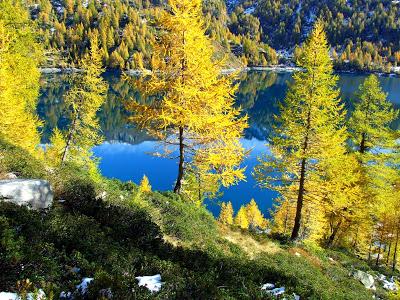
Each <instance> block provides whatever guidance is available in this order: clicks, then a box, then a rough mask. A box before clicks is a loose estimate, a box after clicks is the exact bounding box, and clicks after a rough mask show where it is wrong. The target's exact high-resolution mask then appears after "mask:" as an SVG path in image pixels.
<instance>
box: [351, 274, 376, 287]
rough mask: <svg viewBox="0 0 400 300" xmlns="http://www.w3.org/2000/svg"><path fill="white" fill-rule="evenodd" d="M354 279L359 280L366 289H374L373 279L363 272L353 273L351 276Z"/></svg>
mask: <svg viewBox="0 0 400 300" xmlns="http://www.w3.org/2000/svg"><path fill="white" fill-rule="evenodd" d="M353 276H354V278H355V279H357V280H359V281H360V282H361V283H362V284H363V285H364V286H365V287H366V288H367V289H372V290H374V289H375V280H374V277H373V276H372V275H370V274H368V273H366V272H363V271H360V270H358V271H355V272H354V274H353Z"/></svg>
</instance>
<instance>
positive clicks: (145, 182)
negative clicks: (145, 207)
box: [139, 175, 151, 193]
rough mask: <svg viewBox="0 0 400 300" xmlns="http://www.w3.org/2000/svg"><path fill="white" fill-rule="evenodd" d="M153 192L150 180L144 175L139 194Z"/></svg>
mask: <svg viewBox="0 0 400 300" xmlns="http://www.w3.org/2000/svg"><path fill="white" fill-rule="evenodd" d="M150 192H151V185H150V181H149V178H147V176H146V175H143V178H142V180H141V181H140V185H139V193H150Z"/></svg>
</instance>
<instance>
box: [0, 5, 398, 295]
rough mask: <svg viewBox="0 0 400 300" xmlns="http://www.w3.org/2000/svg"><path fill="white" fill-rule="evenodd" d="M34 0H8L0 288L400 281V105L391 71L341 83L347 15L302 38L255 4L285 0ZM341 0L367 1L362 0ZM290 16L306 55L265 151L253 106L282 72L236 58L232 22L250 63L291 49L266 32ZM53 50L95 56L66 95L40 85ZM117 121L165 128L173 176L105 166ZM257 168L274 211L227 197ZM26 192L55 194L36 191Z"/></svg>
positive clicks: (394, 291)
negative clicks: (165, 186)
mask: <svg viewBox="0 0 400 300" xmlns="http://www.w3.org/2000/svg"><path fill="white" fill-rule="evenodd" d="M28 2H29V5H26V2H25V1H22V0H1V2H0V108H1V109H0V299H1V300H3V299H4V300H10V299H35V300H36V299H42V300H43V299H295V300H297V299H360V300H361V299H400V272H399V252H400V249H399V248H400V244H399V242H400V201H399V199H400V152H399V150H400V144H399V138H400V136H399V135H400V131H399V129H398V120H399V110H398V109H397V108H396V106H395V105H394V104H393V103H392V102H391V101H390V100H389V98H388V94H387V93H386V92H385V91H384V89H383V87H382V85H381V81H380V77H379V76H377V75H376V74H369V73H368V74H367V76H365V78H364V79H363V81H362V82H361V84H360V85H359V86H358V87H357V91H356V92H355V93H354V95H352V99H353V103H351V109H350V107H349V105H348V103H346V102H344V101H343V99H342V98H341V97H340V95H341V93H340V92H341V91H340V88H339V85H338V81H339V75H338V74H337V73H336V72H335V68H336V66H337V59H336V58H335V57H339V56H338V54H337V53H338V52H336V51H337V50H335V49H340V47H343V46H344V45H345V44H341V42H339V41H343V40H346V39H349V41H351V37H352V35H353V33H351V32H350V33H345V31H346V30H344V29H343V30H342V29H341V30H340V32H341V34H342V35H337V36H333V29H332V28H333V27H332V26H333V25H332V24H333V23H331V21H332V18H329V17H321V18H319V17H315V20H314V21H313V23H312V24H310V26H311V27H310V28H309V32H308V34H307V36H306V37H304V38H303V37H300V36H299V37H298V40H297V41H296V42H294V43H293V44H291V43H292V41H294V40H295V36H294V35H292V32H291V31H290V30H289V29H288V27H286V25H285V23H284V21H282V22H283V23H281V24H283V25H282V29H281V33H280V34H279V33H278V32H276V31H274V30H272V29H268V28H266V27H264V26H265V23H264V22H258V21H257V20H262V19H263V18H267V19H268V20H273V18H275V17H277V16H276V14H277V11H276V10H274V7H275V8H276V6H277V5H279V1H276V2H275V1H260V2H259V3H258V6H257V7H255V8H254V10H251V14H248V13H246V15H247V16H248V18H247V17H246V18H245V19H246V20H247V21H248V22H249V23H248V24H253V25H249V28H247V29H245V27H243V25H240V24H243V23H242V22H247V21H246V20H240V18H241V17H240V16H238V14H239V15H240V13H239V12H240V10H243V9H245V10H247V12H249V11H248V9H249V7H251V5H250V4H251V3H249V2H243V3H238V2H236V3H233V2H230V3H228V6H226V4H225V3H222V2H221V3H220V2H217V4H215V3H214V2H212V1H211V2H209V1H202V0H169V1H167V3H160V1H143V2H142V1H129V2H126V3H125V2H124V1H122V0H121V1H120V0H117V1H107V0H106V1H87V2H77V1H74V0H66V1H64V2H63V3H62V4H61V3H60V2H56V1H54V2H50V1H48V0H41V1H40V3H36V2H35V1H33V0H29V1H28ZM367 2H368V1H367ZM218 3H219V4H218ZM301 3H302V2H301ZM301 3H300V4H298V5H304V9H308V10H309V11H314V10H313V9H311V8H310V7H308V6H307V5H308V4H307V1H304V3H302V4H301ZM295 4H296V1H293V3H292V2H291V4H290V6H284V5H281V9H280V11H281V13H282V11H286V10H282V8H285V9H287V12H289V11H290V7H292V5H295ZM338 5H339V4H338ZM365 5H367V6H369V8H370V9H375V10H376V11H380V10H382V13H381V14H376V15H377V16H376V18H377V19H374V18H372V20H370V23H368V24H365V25H362V26H361V25H359V26H361V27H364V26H365V28H372V27H373V26H375V25H376V24H377V23H379V22H381V21H379V20H385V18H390V16H392V17H393V16H395V15H396V14H398V11H397V8H396V6H395V5H396V4H395V3H392V4H390V3H386V2H383V3H382V7H381V6H380V5H376V7H375V6H374V5H373V3H366V4H365ZM383 5H392V6H391V9H384V8H383V7H384V6H383ZM331 6H332V7H331V8H332V10H334V9H336V8H335V7H336V1H334V2H332V4H331ZM342 6H346V7H347V10H348V14H349V15H352V14H351V13H352V12H353V10H356V11H357V9H361V8H362V7H363V5H362V4H361V3H358V2H354V3H353V6H348V5H347V4H345V3H342ZM261 7H263V9H261ZM353 7H354V9H353ZM356 8H357V9H356ZM302 9H303V8H302ZM300 11H302V10H300ZM321 11H322V12H324V13H326V14H327V15H329V10H327V9H326V8H324V7H322V8H321ZM267 12H268V14H269V13H270V14H271V15H269V16H267V15H265V14H266V13H267ZM337 13H338V14H339V13H340V12H337ZM353 13H357V12H353ZM252 14H255V16H258V17H259V19H256V17H253V16H252ZM373 15H375V14H373ZM299 16H301V17H299V20H300V21H299V22H301V20H302V18H303V17H306V16H305V15H304V14H300V15H299ZM281 17H282V18H283V16H281ZM351 18H352V17H351ZM333 19H335V18H333ZM235 20H236V21H235ZM335 20H337V19H335ZM227 22H228V23H229V22H231V23H229V24H230V25H229V26H225V24H226V23H227ZM332 22H333V21H332ZM368 22H369V21H368ZM396 24H397V23H396V22H395V21H393V24H392V27H391V28H390V31H391V32H392V33H393V32H396V30H398V27H396V26H397V25H396ZM52 26H54V27H52ZM252 26H256V27H257V26H258V28H257V29H256V30H253V31H252V30H251V28H252ZM296 26H297V27H298V30H300V28H302V25H296ZM296 26H295V27H296ZM335 26H336V25H335ZM371 26H372V27H371ZM263 28H265V29H263ZM354 28H355V29H354V30H355V32H356V33H354V36H356V37H357V38H360V39H364V38H366V40H364V41H362V43H364V45H367V44H366V43H373V46H372V48H373V49H375V47H378V48H376V51H377V53H379V54H377V55H381V53H382V52H381V51H383V49H387V50H388V49H389V48H390V49H392V50H390V53H396V52H395V51H398V50H399V49H397V48H396V47H399V43H400V42H399V36H397V38H396V37H393V36H391V35H390V34H388V33H387V32H384V31H383V32H382V34H380V33H377V34H379V35H380V36H381V37H384V36H386V35H385V34H386V33H387V34H388V35H387V38H385V43H383V42H382V44H380V45H378V44H375V43H374V42H371V41H367V40H368V39H369V38H370V37H369V36H365V35H364V33H363V32H364V31H357V29H356V28H358V27H357V26H355V27H354ZM253 29H254V28H253ZM262 29H263V30H264V31H263V30H262ZM368 30H370V29H368ZM371 30H372V29H371ZM388 30H389V29H388ZM249 31H252V32H253V34H255V36H253V35H252V34H251V33H249ZM295 31H296V30H295ZM295 31H294V32H295ZM334 31H335V33H336V31H337V30H336V29H335V30H334ZM372 31H373V30H372ZM262 32H268V34H269V38H268V39H267V38H266V37H265V36H264V35H263V34H262ZM346 32H347V31H346ZM286 34H288V35H286ZM256 36H257V37H256ZM279 36H281V38H282V39H283V40H284V41H285V43H287V45H288V47H289V46H291V45H295V44H296V43H299V44H298V46H296V48H295V55H294V57H293V60H294V62H295V64H296V66H297V67H298V68H296V70H295V71H294V73H293V75H292V80H291V81H290V82H289V83H288V87H287V89H286V90H285V93H284V94H285V95H284V97H283V98H282V100H281V101H280V102H279V103H278V104H277V105H276V107H271V108H270V110H269V111H268V112H269V114H266V115H258V116H256V117H257V118H262V119H263V120H264V121H265V122H267V123H269V124H271V127H270V128H267V127H265V126H264V128H261V130H259V131H258V133H257V134H258V135H266V136H265V141H266V142H265V145H264V147H265V148H266V151H265V152H263V153H262V154H260V155H258V157H257V164H256V165H255V166H254V168H251V170H248V168H249V166H247V165H244V162H245V161H246V157H248V156H249V155H250V152H251V150H252V149H248V148H246V147H245V146H244V144H243V138H244V136H245V132H246V134H249V132H248V131H246V130H247V129H248V128H249V127H250V126H251V122H254V119H252V120H250V117H249V115H248V114H247V113H246V107H247V106H252V105H254V103H252V101H256V100H254V99H255V98H254V97H252V94H254V93H255V91H254V90H255V88H254V86H253V84H255V83H254V82H248V81H249V80H253V81H257V84H259V85H261V87H262V88H264V89H265V88H267V87H269V86H271V85H273V82H272V81H273V80H274V78H275V77H276V74H275V75H274V73H272V74H273V75H268V74H269V73H257V75H256V76H255V77H247V76H246V75H245V74H243V73H241V72H240V70H233V71H232V72H228V73H226V72H224V71H225V70H226V67H227V65H228V64H229V61H231V60H232V55H237V53H231V52H230V47H231V42H232V41H235V43H237V44H242V43H243V45H244V46H243V49H244V50H243V53H242V54H240V55H239V56H238V57H236V59H238V60H239V61H240V62H241V63H242V64H245V65H248V64H250V65H260V64H261V65H266V64H268V63H271V64H275V63H277V59H278V58H277V54H276V52H275V51H274V50H273V49H272V48H270V46H268V45H271V46H276V44H274V43H275V42H273V41H272V40H270V38H271V39H272V38H277V37H279ZM360 41H361V40H360ZM357 43H358V42H357ZM246 44H248V47H247V46H245V45H246ZM339 44H340V46H339ZM349 45H350V44H346V46H345V47H346V49H347V48H349V49H350V50H349V51H350V54H349V55H351V53H352V52H351V51H353V50H352V49H353V48H352V46H349ZM253 46H254V47H255V48H256V49H258V50H260V49H263V51H255V52H252V51H251V50H249V49H252V48H253ZM336 47H339V48H336ZM356 47H358V46H356ZM366 47H367V48H368V46H366ZM246 49H247V50H246ZM356 51H357V50H356ZM373 51H375V50H373ZM392 51H393V52H392ZM51 52H52V53H51ZM343 53H346V52H343ZM343 53H342V55H341V56H340V57H343V55H344V54H343ZM391 55H392V54H391ZM57 57H58V58H57ZM62 57H64V58H62ZM65 57H66V58H65ZM384 57H385V58H384V60H385V61H386V62H387V63H389V60H390V59H392V58H391V57H392V56H390V57H389V56H388V55H386V56H384ZM340 59H342V58H340ZM49 60H51V61H52V63H56V60H57V64H58V63H60V64H64V67H71V66H73V67H74V68H76V70H77V72H75V73H74V76H69V77H68V84H67V85H65V86H62V87H61V88H59V90H61V98H62V99H59V97H58V96H53V95H47V96H48V97H47V98H46V99H51V101H54V102H57V101H61V102H62V103H61V104H62V105H59V106H54V107H55V108H57V109H58V110H59V111H51V110H49V109H48V108H49V107H47V106H44V105H43V104H42V106H41V105H39V103H40V102H39V99H40V97H41V95H40V93H41V91H42V90H41V88H42V86H41V85H43V82H42V81H43V74H42V73H41V67H43V66H48V63H49ZM344 60H347V59H344V58H343V61H344ZM350 61H351V59H350ZM395 63H396V62H395V61H393V64H394V65H395ZM53 66H56V65H53ZM57 66H59V65H57ZM108 68H118V69H121V70H120V71H119V72H120V74H121V77H120V79H119V80H120V81H118V82H116V83H111V84H110V82H109V81H107V80H106V79H105V76H106V73H107V72H110V71H109V69H108ZM128 69H138V70H140V71H141V75H140V76H132V74H131V73H129V71H128ZM361 69H364V68H361ZM274 76H275V77H274ZM275 79H276V78H275ZM240 81H242V88H241V89H240V90H239V83H238V82H240ZM243 82H244V84H243ZM56 84H57V82H56ZM243 86H244V87H243ZM129 87H134V92H133V93H132V92H131V90H129ZM116 91H118V93H117V92H116ZM239 91H240V92H239ZM238 98H240V100H238ZM271 106H272V104H271ZM122 111H123V112H124V113H122ZM107 114H108V115H109V116H108V117H107V116H106V115H107ZM43 115H48V116H49V118H47V119H43V118H41V117H40V116H43ZM125 122H126V123H125ZM114 124H116V125H114ZM127 124H128V125H127ZM115 127H118V128H120V130H122V131H123V133H124V134H125V133H126V136H127V137H126V136H124V137H123V138H122V140H123V143H124V144H130V143H131V144H134V143H137V144H140V143H142V142H143V141H145V140H146V139H145V136H146V137H151V139H152V141H155V142H156V143H157V144H158V145H159V148H158V150H157V151H155V152H154V153H151V155H153V156H155V157H158V158H159V159H163V160H171V161H173V162H174V165H173V166H174V170H173V171H174V174H176V177H175V179H174V181H173V185H172V186H171V189H170V190H168V191H158V190H157V189H155V188H153V187H152V181H151V180H150V179H149V177H147V176H146V174H141V180H140V182H133V181H132V180H129V181H122V180H118V179H115V178H109V177H106V176H104V174H102V170H101V168H100V163H101V161H100V159H99V158H97V157H96V155H95V152H94V149H95V147H96V146H98V145H101V144H102V143H104V141H105V140H107V136H109V135H111V136H113V134H114V132H113V131H112V128H115ZM104 128H105V129H106V130H104ZM107 129H109V130H107ZM253 129H254V128H253ZM132 132H133V137H132V135H130V134H132ZM250 133H251V132H250ZM253 134H254V135H256V133H253ZM130 137H132V138H130ZM107 141H108V140H107ZM132 159H133V158H132ZM160 168H161V167H160ZM249 171H250V176H251V177H252V178H253V179H254V180H255V182H256V184H257V187H258V188H261V189H266V190H269V191H272V192H273V193H274V195H277V196H276V197H274V198H273V199H269V200H270V201H273V207H272V208H271V209H270V210H269V212H268V213H266V212H265V211H263V210H262V209H261V208H260V204H259V202H256V201H255V200H254V199H251V200H250V201H247V202H246V203H244V204H243V205H241V206H240V208H239V209H237V210H235V209H234V206H233V203H232V202H230V201H220V195H221V193H222V191H224V190H226V189H227V188H229V187H232V186H237V185H238V184H239V183H240V182H243V181H246V180H249V178H246V176H248V175H246V174H249V173H248V172H249ZM160 174H161V175H160V176H162V173H160ZM29 182H30V184H33V182H35V184H40V187H38V188H35V189H33V188H32V190H29V189H30V188H28V187H27V186H24V184H26V183H29ZM38 182H39V183H38ZM10 186H12V187H13V189H14V190H15V191H16V192H11V193H10V192H9V191H10ZM15 187H16V188H15ZM254 188H255V187H254ZM27 189H28V190H27ZM14 190H13V191H14ZM26 193H35V195H36V194H39V195H40V197H42V196H43V195H46V200H45V201H37V197H36V196H35V197H33V198H32V199H31V200H29V201H31V202H29V203H28V204H27V203H24V201H25V200H23V199H25V198H24V197H26ZM49 199H51V200H49ZM207 201H213V202H214V203H217V205H218V206H219V207H220V212H219V215H218V216H215V215H213V214H212V213H211V212H210V211H209V210H208V208H207V205H206V203H207ZM39 202H40V203H39ZM147 276H150V277H151V279H150V278H149V277H147ZM143 281H144V282H145V283H143Z"/></svg>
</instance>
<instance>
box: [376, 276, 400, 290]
mask: <svg viewBox="0 0 400 300" xmlns="http://www.w3.org/2000/svg"><path fill="white" fill-rule="evenodd" d="M377 279H378V280H379V281H380V282H381V283H382V286H383V288H384V289H385V290H388V291H397V290H398V286H397V285H396V280H395V278H394V277H391V278H390V279H387V278H386V276H385V275H383V274H380V275H379V276H378V278H377Z"/></svg>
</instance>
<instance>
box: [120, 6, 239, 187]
mask: <svg viewBox="0 0 400 300" xmlns="http://www.w3.org/2000/svg"><path fill="white" fill-rule="evenodd" d="M168 4H169V10H167V11H164V12H162V13H161V15H160V17H159V19H158V20H157V23H158V25H159V27H160V36H159V37H158V41H157V43H156V44H155V45H154V54H153V58H152V66H153V72H152V73H151V75H149V76H147V77H146V78H145V79H144V80H143V81H142V82H141V83H140V84H138V85H139V86H140V88H141V90H142V91H143V92H144V93H145V94H147V95H158V99H153V101H150V103H146V104H139V103H137V102H135V101H134V100H132V101H129V103H127V105H126V107H127V108H128V110H130V111H131V112H133V113H134V114H133V116H132V117H131V118H130V120H131V121H132V122H134V123H136V124H138V125H139V126H141V127H142V128H145V129H146V130H147V131H148V132H149V133H151V134H153V135H156V136H157V137H159V138H161V139H162V141H163V142H164V145H165V146H166V151H165V155H166V156H170V155H169V154H171V152H174V151H175V149H176V148H178V149H179V153H178V157H179V159H180V162H179V172H178V178H177V182H176V186H175V191H176V192H181V187H182V184H181V182H182V179H183V177H184V173H185V171H189V170H190V171H191V172H193V173H195V174H196V173H200V174H201V177H202V178H205V180H206V181H208V179H207V178H206V177H215V178H216V181H217V182H219V183H220V184H222V185H224V186H229V185H232V184H235V183H237V182H238V181H239V180H242V179H244V169H243V168H241V167H240V166H239V165H240V162H241V161H242V159H243V157H244V155H245V153H244V149H243V147H242V146H241V144H240V141H239V138H240V137H241V136H242V132H243V129H244V128H245V127H246V126H247V117H242V116H241V110H240V109H239V108H234V98H233V95H234V93H235V91H236V87H235V86H234V85H233V84H232V82H233V79H234V77H233V76H222V75H221V71H222V63H223V62H218V61H215V60H214V58H213V56H214V48H213V45H212V42H211V40H210V39H209V38H208V37H207V36H206V34H205V25H204V21H203V17H202V11H201V7H202V6H201V1H200V0H195V1H190V0H179V1H178V0H170V1H169V2H168ZM170 148H172V150H171V149H170ZM174 154H176V153H174ZM184 164H186V166H185V167H183V165H184ZM211 181H214V180H211Z"/></svg>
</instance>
